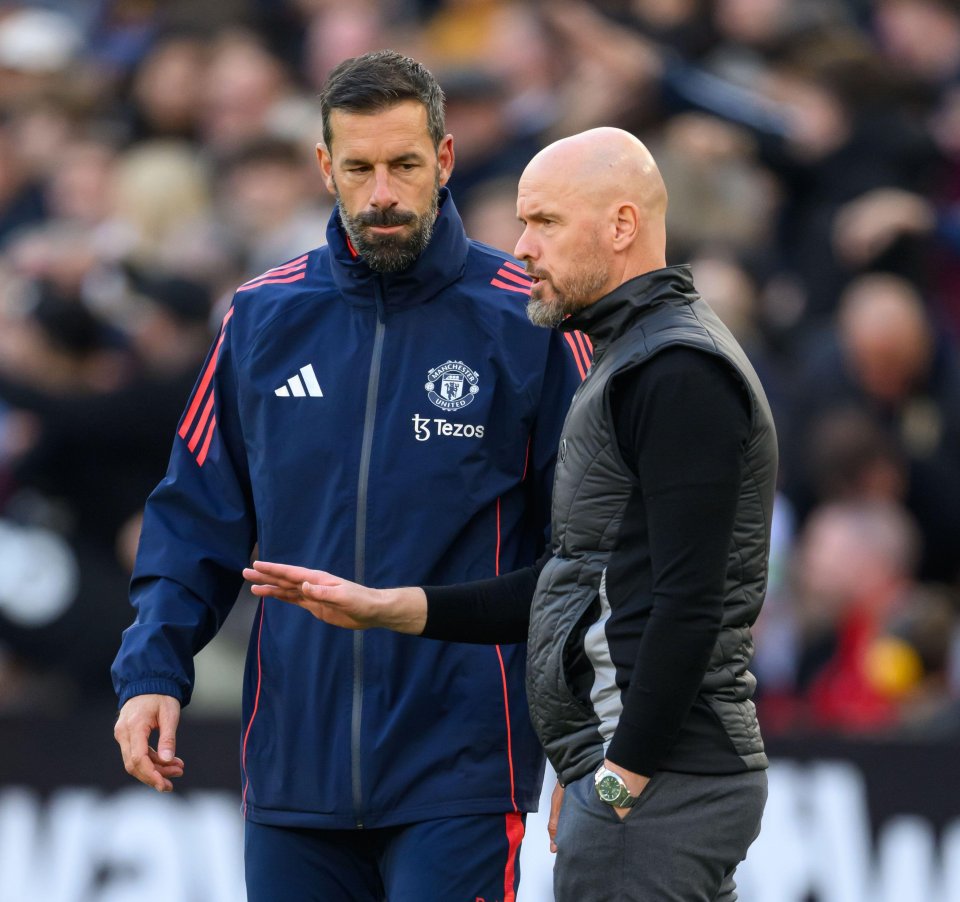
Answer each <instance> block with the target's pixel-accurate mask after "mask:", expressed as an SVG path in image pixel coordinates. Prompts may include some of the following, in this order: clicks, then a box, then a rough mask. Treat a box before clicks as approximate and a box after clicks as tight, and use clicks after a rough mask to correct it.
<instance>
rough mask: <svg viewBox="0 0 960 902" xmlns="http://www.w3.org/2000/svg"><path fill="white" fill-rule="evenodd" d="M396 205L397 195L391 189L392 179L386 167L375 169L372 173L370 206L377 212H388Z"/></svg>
mask: <svg viewBox="0 0 960 902" xmlns="http://www.w3.org/2000/svg"><path fill="white" fill-rule="evenodd" d="M396 205H397V194H396V192H395V191H394V189H393V179H392V178H391V176H390V172H389V170H388V169H386V167H384V168H383V169H380V168H377V169H374V172H373V194H372V195H371V196H370V206H372V207H376V208H377V209H378V210H389V209H390V208H391V207H395V206H396Z"/></svg>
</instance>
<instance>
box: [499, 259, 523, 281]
mask: <svg viewBox="0 0 960 902" xmlns="http://www.w3.org/2000/svg"><path fill="white" fill-rule="evenodd" d="M503 265H504V266H506V267H507V268H508V269H515V270H516V271H517V272H522V273H523V274H524V275H525V276H526V277H527V278H528V279H529V278H530V273H528V272H527V271H526V270H525V269H524V268H523V267H522V266H518V265H517V264H516V263H511V262H510V261H509V260H504V261H503Z"/></svg>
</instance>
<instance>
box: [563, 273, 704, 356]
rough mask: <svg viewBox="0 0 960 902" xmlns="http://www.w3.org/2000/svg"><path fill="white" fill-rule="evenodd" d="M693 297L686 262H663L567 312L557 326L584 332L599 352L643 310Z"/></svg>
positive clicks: (691, 277)
mask: <svg viewBox="0 0 960 902" xmlns="http://www.w3.org/2000/svg"><path fill="white" fill-rule="evenodd" d="M697 297H698V294H697V290H696V289H695V288H694V287H693V275H692V274H691V272H690V266H689V264H686V263H683V264H680V265H677V266H666V267H664V268H663V269H655V270H653V271H651V272H647V273H644V274H643V275H642V276H637V277H636V278H634V279H630V280H629V281H628V282H624V283H623V284H622V285H618V286H617V287H616V288H614V290H613V291H611V292H610V293H609V294H606V295H604V296H603V297H602V298H600V300H598V301H595V302H594V303H593V304H591V305H590V306H589V307H584V308H583V309H582V310H578V311H577V312H576V313H574V314H572V315H570V316H568V317H567V318H566V319H565V320H564V321H563V322H562V323H561V324H560V329H561V330H562V331H564V332H572V331H574V330H580V331H581V332H586V333H587V335H588V336H590V341H591V342H592V343H593V346H594V353H595V355H599V354H601V353H602V352H603V351H604V350H606V348H607V347H608V346H609V345H610V344H611V343H612V342H613V341H615V340H616V339H617V338H619V337H620V336H621V335H623V334H624V333H625V332H627V331H628V330H629V329H630V328H631V327H632V326H633V325H634V324H635V323H636V321H637V320H638V319H640V318H641V317H642V316H643V315H644V313H646V311H648V310H650V309H652V308H653V307H656V306H658V305H660V304H674V305H676V304H690V303H692V302H693V301H694V300H695V299H696V298H697Z"/></svg>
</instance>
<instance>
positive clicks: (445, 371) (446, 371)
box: [424, 360, 480, 410]
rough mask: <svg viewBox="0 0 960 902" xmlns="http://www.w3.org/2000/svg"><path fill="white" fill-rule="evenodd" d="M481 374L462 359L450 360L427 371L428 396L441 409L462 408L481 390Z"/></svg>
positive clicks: (425, 386) (471, 401) (426, 386)
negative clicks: (479, 382) (479, 383)
mask: <svg viewBox="0 0 960 902" xmlns="http://www.w3.org/2000/svg"><path fill="white" fill-rule="evenodd" d="M479 380H480V374H479V373H475V372H474V371H473V370H472V369H470V367H468V366H467V365H466V364H465V363H464V362H463V361H462V360H448V361H447V362H446V363H441V364H440V366H438V367H435V368H434V369H432V370H430V372H428V373H427V384H426V385H424V388H425V389H426V390H427V397H428V398H429V399H430V401H431V402H432V403H433V404H434V405H436V406H437V407H439V408H440V409H441V410H460V409H462V408H464V407H466V406H467V405H468V404H472V403H473V399H474V398H475V397H476V396H477V392H479V391H480V386H479V385H477V382H478V381H479Z"/></svg>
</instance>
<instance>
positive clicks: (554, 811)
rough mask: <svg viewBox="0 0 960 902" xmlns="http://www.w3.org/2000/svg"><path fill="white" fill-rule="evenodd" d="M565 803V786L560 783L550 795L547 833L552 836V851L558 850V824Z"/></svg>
mask: <svg viewBox="0 0 960 902" xmlns="http://www.w3.org/2000/svg"><path fill="white" fill-rule="evenodd" d="M562 805H563V787H562V786H561V785H560V784H559V783H558V784H557V785H556V786H554V788H553V795H552V796H550V818H549V820H548V821H547V834H548V835H549V837H550V851H551V852H556V851H557V825H558V824H559V823H560V808H561V806H562Z"/></svg>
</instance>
